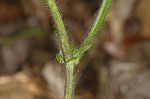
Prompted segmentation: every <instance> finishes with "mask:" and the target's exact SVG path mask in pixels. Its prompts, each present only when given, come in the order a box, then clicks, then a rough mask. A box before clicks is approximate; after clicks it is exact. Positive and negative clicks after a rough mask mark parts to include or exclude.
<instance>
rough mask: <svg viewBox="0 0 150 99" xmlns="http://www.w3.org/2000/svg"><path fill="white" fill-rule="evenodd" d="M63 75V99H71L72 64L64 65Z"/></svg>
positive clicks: (72, 88) (72, 84)
mask: <svg viewBox="0 0 150 99" xmlns="http://www.w3.org/2000/svg"><path fill="white" fill-rule="evenodd" d="M65 68H66V73H65V75H66V76H65V77H66V78H65V82H66V84H65V96H64V99H73V94H74V63H69V64H67V65H66V67H65Z"/></svg>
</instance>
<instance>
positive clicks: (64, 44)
mask: <svg viewBox="0 0 150 99" xmlns="http://www.w3.org/2000/svg"><path fill="white" fill-rule="evenodd" d="M46 1H47V4H48V6H49V10H50V12H51V15H52V17H53V20H54V23H55V27H56V29H57V32H58V37H59V42H60V46H61V50H62V52H63V56H64V59H65V61H67V60H69V59H70V58H71V52H70V44H69V39H68V36H67V32H66V29H65V26H64V23H63V20H62V17H61V15H60V12H59V10H58V7H57V5H56V2H55V0H46Z"/></svg>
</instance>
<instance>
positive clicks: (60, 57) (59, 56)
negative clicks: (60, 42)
mask: <svg viewBox="0 0 150 99" xmlns="http://www.w3.org/2000/svg"><path fill="white" fill-rule="evenodd" d="M56 59H57V61H58V62H59V63H60V64H64V58H63V54H62V51H60V52H59V54H57V56H56Z"/></svg>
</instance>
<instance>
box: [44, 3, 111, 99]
mask: <svg viewBox="0 0 150 99" xmlns="http://www.w3.org/2000/svg"><path fill="white" fill-rule="evenodd" d="M46 1H47V4H48V6H49V9H50V12H51V15H52V17H53V20H54V23H55V26H56V29H57V31H58V36H59V40H60V45H61V50H62V52H63V59H64V61H65V62H64V63H65V74H66V77H65V83H66V84H65V96H64V99H72V98H73V92H74V91H73V89H74V68H75V65H76V64H78V63H79V61H80V59H81V58H82V56H83V54H84V53H85V52H86V51H87V50H88V49H89V48H90V47H91V44H92V41H93V39H94V38H95V36H96V34H97V32H98V30H99V28H100V27H101V25H102V23H103V21H104V19H105V16H106V13H107V11H108V8H109V7H110V4H111V0H103V3H102V7H101V9H100V10H99V12H98V16H97V17H96V20H95V22H94V24H93V25H92V28H91V30H90V32H89V34H88V37H87V38H86V40H85V41H84V43H83V44H82V45H81V47H80V48H79V50H78V51H76V53H75V54H74V55H73V56H72V53H71V49H70V48H71V46H70V44H69V39H68V36H67V32H66V29H65V26H64V23H63V21H62V18H61V15H60V12H59V10H58V8H57V6H56V2H55V0H46ZM59 58H61V56H59Z"/></svg>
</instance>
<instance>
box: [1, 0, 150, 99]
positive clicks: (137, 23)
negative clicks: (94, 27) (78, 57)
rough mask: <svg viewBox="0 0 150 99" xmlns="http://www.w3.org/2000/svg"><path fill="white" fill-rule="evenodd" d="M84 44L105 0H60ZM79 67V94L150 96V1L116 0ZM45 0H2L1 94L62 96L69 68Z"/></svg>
mask: <svg viewBox="0 0 150 99" xmlns="http://www.w3.org/2000/svg"><path fill="white" fill-rule="evenodd" d="M56 1H57V4H58V6H59V9H60V11H61V14H62V15H63V20H64V23H65V25H66V29H67V31H68V35H69V38H70V40H71V39H74V40H75V43H76V46H77V47H79V46H80V45H81V43H82V42H83V40H84V39H85V38H86V36H87V33H88V31H89V29H90V27H91V24H92V22H93V20H94V18H95V16H96V13H97V11H98V9H99V7H100V6H101V2H102V0H56ZM112 1H113V3H112V5H111V8H110V10H109V12H108V14H107V17H106V20H105V22H104V23H103V26H102V28H101V30H100V32H99V33H98V35H97V37H96V39H95V40H94V42H93V46H92V48H91V49H90V50H89V51H88V52H87V53H86V54H85V55H84V57H83V59H82V61H81V62H80V64H79V65H77V67H76V70H75V72H76V74H75V75H76V76H75V77H76V79H75V84H74V86H75V89H76V90H75V93H74V94H75V98H74V99H150V94H149V92H150V72H149V71H150V70H149V66H150V11H149V9H150V6H149V5H150V0H112ZM56 32H57V31H56V29H55V27H54V23H53V20H52V17H51V14H50V13H49V11H48V7H47V5H46V3H45V1H44V0H0V99H63V94H64V93H63V91H64V68H63V66H62V65H60V64H58V63H57V61H56V59H55V56H56V54H57V53H58V51H59V44H58V40H57V35H56Z"/></svg>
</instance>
